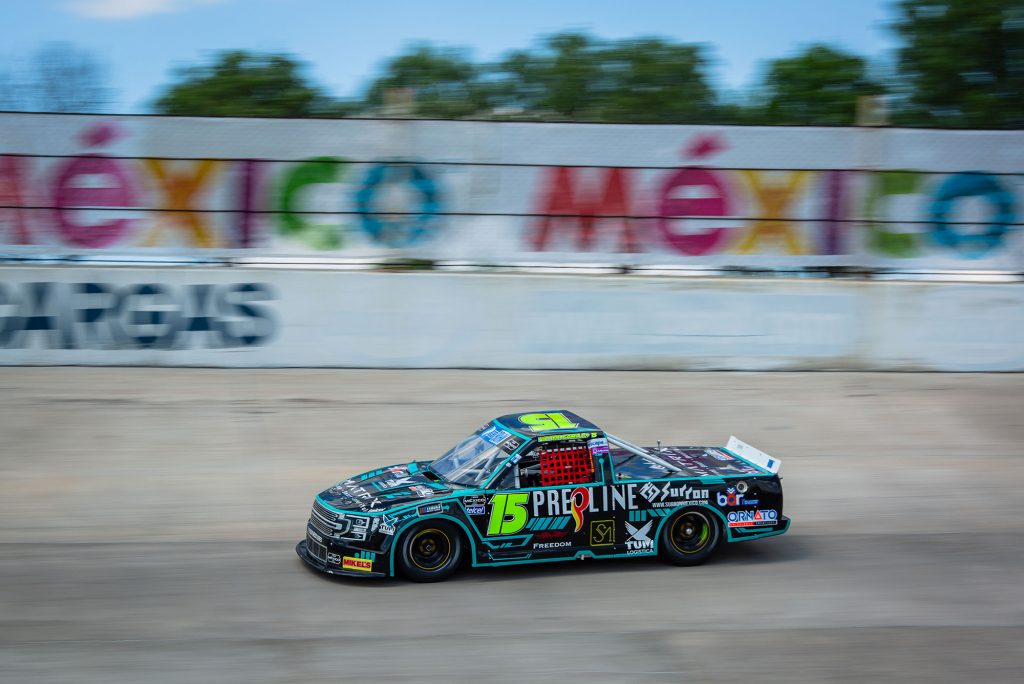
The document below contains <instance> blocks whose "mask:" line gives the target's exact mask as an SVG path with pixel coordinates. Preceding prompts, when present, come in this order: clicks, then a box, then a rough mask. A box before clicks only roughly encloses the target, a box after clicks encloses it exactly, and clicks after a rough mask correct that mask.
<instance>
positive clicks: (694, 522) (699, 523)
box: [659, 508, 722, 565]
mask: <svg viewBox="0 0 1024 684" xmlns="http://www.w3.org/2000/svg"><path fill="white" fill-rule="evenodd" d="M721 537H722V533H721V526H720V525H719V524H718V520H717V519H716V518H715V517H714V515H712V514H711V513H709V512H708V511H704V510H701V509H698V508H689V509H687V510H685V511H681V512H679V513H677V514H676V515H674V516H672V518H671V519H670V520H669V521H668V524H666V525H665V527H664V529H663V530H662V532H661V540H660V542H661V543H660V544H659V548H660V550H661V555H662V556H663V557H664V558H665V559H666V560H668V562H670V563H673V564H674V565H700V564H701V563H703V562H704V561H705V560H707V559H708V557H709V556H710V555H711V554H712V553H714V551H715V548H716V547H717V546H718V543H719V541H720V540H721Z"/></svg>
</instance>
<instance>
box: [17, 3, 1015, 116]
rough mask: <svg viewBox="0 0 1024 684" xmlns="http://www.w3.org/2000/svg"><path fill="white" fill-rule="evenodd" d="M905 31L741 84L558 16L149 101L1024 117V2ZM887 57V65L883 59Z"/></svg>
mask: <svg viewBox="0 0 1024 684" xmlns="http://www.w3.org/2000/svg"><path fill="white" fill-rule="evenodd" d="M890 29H891V30H892V31H893V33H894V35H896V36H897V37H898V38H899V40H900V47H899V49H898V50H897V51H896V52H895V53H894V54H893V55H892V56H891V57H889V58H885V57H883V58H876V61H874V62H872V63H870V64H869V62H868V61H867V60H866V59H865V58H864V57H863V56H861V55H857V54H854V53H851V52H849V51H846V50H843V49H841V48H838V47H836V46H831V45H824V44H814V45H809V46H807V47H805V48H803V49H801V50H799V51H797V52H796V53H794V54H790V55H785V56H782V57H779V58H776V59H773V60H770V61H767V62H765V64H764V67H763V69H762V76H761V78H760V80H759V81H758V82H757V83H755V84H754V85H753V87H752V88H750V89H748V90H747V91H742V92H734V93H722V92H720V91H718V90H716V88H715V80H714V74H713V72H712V65H713V57H714V55H713V52H712V51H711V49H710V48H708V47H706V46H703V45H694V44H686V43H680V42H675V41H672V40H670V39H667V38H660V37H638V38H630V39H621V40H603V39H600V38H597V37H595V36H592V35H589V34H587V33H581V32H575V31H572V32H563V33H558V34H554V35H550V36H546V37H543V38H541V39H539V40H538V41H537V42H535V43H534V44H532V45H531V46H529V47H527V48H524V49H520V50H513V51H511V52H508V53H506V54H504V55H502V56H501V57H499V58H498V59H496V60H494V61H493V62H478V61H474V60H473V59H472V57H471V55H470V53H469V52H468V51H466V50H461V49H457V48H450V47H438V46H434V45H430V44H426V43H424V44H418V45H413V46H411V47H409V48H406V49H405V50H404V51H402V52H401V53H400V54H398V55H396V56H394V57H393V58H391V59H389V60H387V61H386V62H385V63H384V64H383V66H382V68H381V70H380V73H379V74H378V75H377V76H376V77H375V78H373V79H372V80H371V81H370V82H369V83H368V85H367V87H366V88H365V90H364V91H363V92H362V93H361V94H360V95H359V96H356V97H351V98H348V99H341V98H338V97H335V96H332V95H330V94H328V93H327V92H326V91H325V90H323V89H322V88H321V87H320V86H318V85H316V84H315V83H313V82H312V81H311V80H310V78H309V77H308V76H307V67H306V65H305V64H304V63H302V62H301V61H299V60H298V59H297V58H295V57H293V56H290V55H285V54H264V53H253V52H246V51H238V50H236V51H227V52H222V53H219V54H216V55H214V56H213V57H212V58H210V59H208V60H207V61H206V63H202V64H199V65H195V66H190V67H185V68H181V69H178V70H177V72H176V73H175V75H174V78H173V80H172V82H171V83H170V84H169V85H167V86H166V87H165V88H164V89H163V90H162V92H161V93H160V95H159V97H158V98H157V99H156V100H155V102H154V104H153V109H154V111H156V112H158V113H162V114H176V115H190V116H264V117H296V118H301V117H340V116H352V115H360V116H381V115H383V116H413V117H430V118H456V119H457V118H483V119H525V120H550V121H604V122H622V123H625V122H635V123H680V124H682V123H715V124H729V123H737V124H762V125H771V124H802V125H850V124H853V123H854V122H855V119H856V112H857V102H858V99H859V98H861V97H863V96H867V95H882V96H885V100H886V101H887V102H888V104H889V110H890V112H891V119H892V121H893V123H895V124H896V125H906V126H932V127H972V128H1024V2H1022V1H1021V0H894V5H893V20H892V23H891V25H890ZM879 67H882V68H879ZM104 76H105V75H104V73H103V71H102V69H101V68H100V66H99V64H98V63H97V62H96V60H95V59H94V58H92V57H91V56H90V55H89V54H88V53H86V52H84V51H81V50H78V49H76V48H72V47H70V46H53V47H49V48H47V49H46V50H44V51H41V52H40V53H38V54H37V55H36V56H35V58H34V61H33V62H31V63H26V65H25V67H22V68H20V69H12V67H10V66H8V67H4V66H3V65H0V108H6V109H21V110H27V111H41V110H48V111H84V112H95V111H102V110H103V108H104V107H105V104H106V101H108V94H109V89H107V88H106V81H105V77H104Z"/></svg>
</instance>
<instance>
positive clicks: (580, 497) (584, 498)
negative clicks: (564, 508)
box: [569, 487, 590, 532]
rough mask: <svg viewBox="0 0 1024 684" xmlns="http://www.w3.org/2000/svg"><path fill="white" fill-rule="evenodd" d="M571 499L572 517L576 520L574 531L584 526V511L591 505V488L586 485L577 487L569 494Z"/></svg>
mask: <svg viewBox="0 0 1024 684" xmlns="http://www.w3.org/2000/svg"><path fill="white" fill-rule="evenodd" d="M569 501H570V502H571V503H572V519H573V520H575V521H576V529H575V530H574V531H576V532H579V531H580V529H581V528H582V527H583V512H584V511H585V510H587V506H589V505H590V490H589V489H587V488H586V487H577V488H576V489H574V490H572V494H570V495H569Z"/></svg>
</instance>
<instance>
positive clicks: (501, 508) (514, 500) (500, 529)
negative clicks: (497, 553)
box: [487, 492, 530, 535]
mask: <svg viewBox="0 0 1024 684" xmlns="http://www.w3.org/2000/svg"><path fill="white" fill-rule="evenodd" d="M529 498H530V495H529V494H527V493H525V492H523V493H517V494H495V495H494V496H493V497H491V517H490V519H488V521H487V534H488V535H495V534H515V533H516V532H518V531H520V530H521V529H523V528H524V527H526V521H527V518H528V517H529V516H528V514H527V512H526V502H527V501H528V500H529Z"/></svg>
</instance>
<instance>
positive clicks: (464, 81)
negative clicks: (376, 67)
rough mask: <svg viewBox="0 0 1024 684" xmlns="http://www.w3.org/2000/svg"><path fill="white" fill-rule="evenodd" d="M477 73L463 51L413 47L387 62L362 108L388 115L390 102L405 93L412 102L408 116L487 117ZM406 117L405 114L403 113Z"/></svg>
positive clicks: (486, 107)
mask: <svg viewBox="0 0 1024 684" xmlns="http://www.w3.org/2000/svg"><path fill="white" fill-rule="evenodd" d="M478 76H479V69H478V67H477V66H476V65H474V64H473V63H472V62H470V61H469V59H468V58H467V57H466V54H465V52H464V51H462V50H459V49H453V48H435V47H432V46H430V45H416V46H414V47H413V48H411V49H410V50H409V51H408V52H406V53H405V54H402V55H399V56H398V57H395V58H394V59H392V60H391V61H389V62H388V64H387V66H386V67H385V69H384V74H383V75H382V76H380V77H379V78H377V79H376V80H374V81H373V83H372V84H371V85H370V87H369V89H368V90H367V93H366V98H365V105H366V106H367V107H369V108H371V109H376V110H381V109H382V108H383V111H384V112H385V113H387V111H388V108H389V105H390V104H391V103H390V102H389V98H391V99H396V98H394V97H393V95H394V94H395V93H400V92H402V91H405V92H407V93H409V95H410V98H411V102H410V105H411V109H410V111H408V112H407V113H408V114H411V115H415V116H424V117H431V118H459V117H467V116H473V115H479V114H482V113H486V111H487V109H488V103H487V99H486V95H485V93H484V90H483V89H482V88H481V87H480V84H479V83H478ZM403 113H405V112H403Z"/></svg>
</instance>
